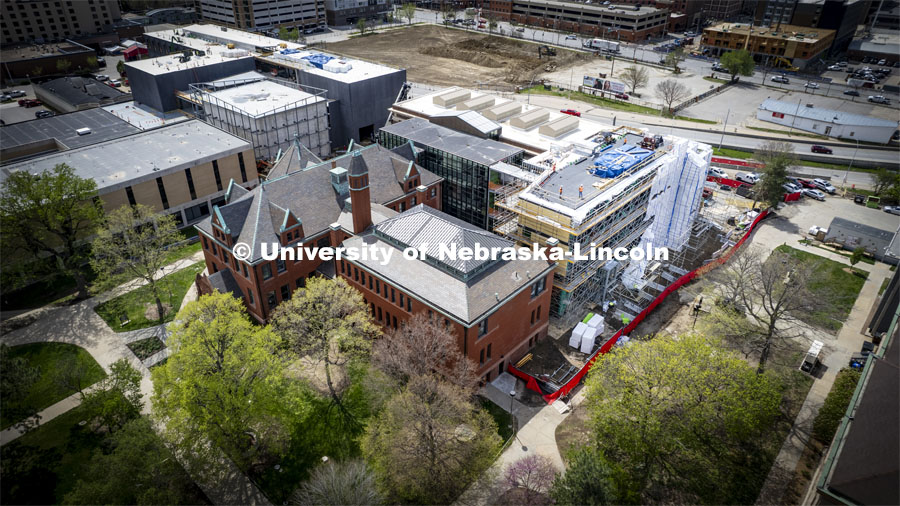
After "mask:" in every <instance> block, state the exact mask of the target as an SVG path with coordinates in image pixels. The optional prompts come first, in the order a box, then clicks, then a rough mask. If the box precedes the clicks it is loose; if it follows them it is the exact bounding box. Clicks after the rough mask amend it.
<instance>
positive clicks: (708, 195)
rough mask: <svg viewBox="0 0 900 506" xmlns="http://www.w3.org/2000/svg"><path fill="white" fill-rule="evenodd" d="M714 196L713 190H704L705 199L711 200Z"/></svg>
mask: <svg viewBox="0 0 900 506" xmlns="http://www.w3.org/2000/svg"><path fill="white" fill-rule="evenodd" d="M712 196H713V190H712V188H703V198H705V199H710V198H712Z"/></svg>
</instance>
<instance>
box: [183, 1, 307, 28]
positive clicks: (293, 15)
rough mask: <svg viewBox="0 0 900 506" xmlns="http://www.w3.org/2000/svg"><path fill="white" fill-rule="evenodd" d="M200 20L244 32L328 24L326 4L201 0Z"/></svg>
mask: <svg viewBox="0 0 900 506" xmlns="http://www.w3.org/2000/svg"><path fill="white" fill-rule="evenodd" d="M198 3H199V7H200V17H201V18H203V19H205V20H209V21H212V22H213V23H216V24H221V25H226V26H230V27H234V28H240V29H242V30H249V31H258V30H262V29H270V28H279V27H282V26H285V27H291V28H293V27H297V28H300V29H309V28H315V27H318V26H321V25H324V24H325V0H266V1H263V2H260V1H259V0H256V1H253V0H199V2H198Z"/></svg>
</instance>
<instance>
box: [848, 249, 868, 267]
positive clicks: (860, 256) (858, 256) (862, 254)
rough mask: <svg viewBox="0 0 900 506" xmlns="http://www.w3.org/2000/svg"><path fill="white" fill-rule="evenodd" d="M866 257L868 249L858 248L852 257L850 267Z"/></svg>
mask: <svg viewBox="0 0 900 506" xmlns="http://www.w3.org/2000/svg"><path fill="white" fill-rule="evenodd" d="M865 256H866V248H864V247H862V246H858V247H857V248H856V249H854V250H853V253H852V254H851V255H850V265H856V264H858V263H859V261H860V260H862V259H863V258H864V257H865Z"/></svg>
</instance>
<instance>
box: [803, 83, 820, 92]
mask: <svg viewBox="0 0 900 506" xmlns="http://www.w3.org/2000/svg"><path fill="white" fill-rule="evenodd" d="M803 87H804V88H810V89H813V90H818V89H819V85H818V84H817V83H812V82H807V83H806V84H804V85H803Z"/></svg>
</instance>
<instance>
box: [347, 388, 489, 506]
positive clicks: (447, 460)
mask: <svg viewBox="0 0 900 506" xmlns="http://www.w3.org/2000/svg"><path fill="white" fill-rule="evenodd" d="M468 399H469V398H468V395H467V394H466V392H465V391H464V390H462V389H460V388H458V387H456V386H453V385H451V384H449V383H446V382H443V381H441V380H440V379H439V378H437V377H436V376H418V377H415V378H413V379H412V380H411V381H410V382H409V384H408V385H407V386H406V388H405V389H404V391H403V392H402V393H399V394H397V395H396V396H394V397H393V398H392V399H391V400H390V401H388V403H387V405H386V406H385V409H384V410H383V411H382V412H381V414H379V415H378V417H377V418H376V419H375V420H374V421H372V422H371V423H370V424H369V426H368V427H367V428H366V435H365V437H364V438H363V453H364V455H365V456H366V460H367V461H368V462H369V464H370V465H371V466H372V468H373V470H374V471H375V474H376V475H377V476H378V478H379V480H380V481H381V483H382V484H383V486H384V488H385V489H386V490H387V491H388V492H389V495H390V500H391V501H404V502H412V503H420V504H449V503H452V502H453V501H454V500H455V499H456V498H457V496H459V494H460V493H461V492H462V491H463V490H465V488H466V487H467V486H468V485H469V484H470V483H471V482H472V481H474V480H475V479H476V478H477V477H478V476H479V475H480V474H481V472H482V471H483V470H484V469H486V468H487V467H488V466H489V465H490V464H491V462H492V461H493V459H494V456H495V455H496V452H497V450H498V449H499V448H500V444H501V440H500V436H499V435H497V426H496V425H495V423H494V420H493V419H492V418H491V416H490V415H489V414H487V413H486V412H484V411H481V410H478V409H475V407H474V406H473V405H472V404H471V403H470V402H469V400H468Z"/></svg>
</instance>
